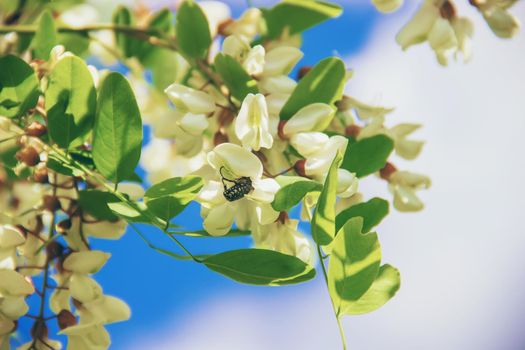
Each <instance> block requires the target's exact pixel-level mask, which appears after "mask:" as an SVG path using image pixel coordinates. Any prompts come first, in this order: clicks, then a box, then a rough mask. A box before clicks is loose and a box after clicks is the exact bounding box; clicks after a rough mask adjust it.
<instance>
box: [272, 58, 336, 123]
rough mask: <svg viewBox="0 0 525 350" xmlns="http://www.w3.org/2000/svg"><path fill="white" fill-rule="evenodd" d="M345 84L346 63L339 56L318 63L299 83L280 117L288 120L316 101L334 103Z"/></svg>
mask: <svg viewBox="0 0 525 350" xmlns="http://www.w3.org/2000/svg"><path fill="white" fill-rule="evenodd" d="M344 84H345V64H344V63H343V61H341V60H340V59H339V58H337V57H329V58H325V59H324V60H322V61H320V62H319V63H317V64H316V65H315V66H314V67H313V68H312V70H311V71H309V72H308V73H307V74H306V75H305V76H304V77H303V78H302V79H301V80H300V81H299V83H298V84H297V86H296V87H295V90H294V91H293V93H292V95H291V96H290V98H289V99H288V101H286V104H285V105H284V107H283V108H282V110H281V113H280V118H281V119H282V120H288V119H290V118H291V117H293V115H294V114H295V113H297V112H298V111H299V110H300V109H301V108H303V107H305V106H307V105H309V104H312V103H316V102H321V103H326V104H333V103H334V102H335V101H337V100H339V99H340V98H341V96H342V93H343V88H344Z"/></svg>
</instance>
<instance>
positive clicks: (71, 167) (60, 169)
mask: <svg viewBox="0 0 525 350" xmlns="http://www.w3.org/2000/svg"><path fill="white" fill-rule="evenodd" d="M46 166H47V167H48V168H49V169H51V170H53V171H55V172H57V173H59V174H62V175H66V176H82V175H84V171H83V170H82V169H79V168H78V167H77V166H75V164H74V163H71V162H64V161H63V160H62V158H60V157H58V156H57V155H56V154H55V153H49V155H48V158H47V162H46Z"/></svg>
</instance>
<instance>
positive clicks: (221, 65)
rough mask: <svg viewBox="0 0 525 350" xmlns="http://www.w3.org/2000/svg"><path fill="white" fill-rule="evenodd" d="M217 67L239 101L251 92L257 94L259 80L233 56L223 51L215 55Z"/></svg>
mask: <svg viewBox="0 0 525 350" xmlns="http://www.w3.org/2000/svg"><path fill="white" fill-rule="evenodd" d="M215 69H216V70H217V73H219V75H220V76H221V78H222V80H223V82H224V84H225V85H226V86H227V87H228V89H229V90H230V93H231V95H232V96H233V97H235V98H236V99H237V100H238V101H243V100H244V98H245V97H246V95H248V94H249V93H252V94H256V93H258V92H259V90H258V89H257V82H256V81H255V80H254V79H253V78H252V77H251V76H250V75H249V74H248V73H246V71H245V70H244V68H243V67H242V66H241V64H240V63H239V62H237V61H236V60H235V59H234V58H233V57H231V56H228V55H224V54H222V53H220V54H218V55H217V56H216V57H215Z"/></svg>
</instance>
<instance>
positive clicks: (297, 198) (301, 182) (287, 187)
mask: <svg viewBox="0 0 525 350" xmlns="http://www.w3.org/2000/svg"><path fill="white" fill-rule="evenodd" d="M276 180H277V182H278V183H279V185H280V186H281V188H280V189H279V191H277V193H276V194H275V199H274V200H273V202H272V207H273V209H274V210H275V211H288V210H290V209H292V208H293V207H295V206H296V205H297V204H299V202H301V200H302V199H303V198H304V196H305V195H306V194H307V193H308V192H312V191H321V189H322V188H323V185H322V184H320V183H319V182H317V181H313V180H310V179H307V178H304V177H300V176H278V177H277V178H276Z"/></svg>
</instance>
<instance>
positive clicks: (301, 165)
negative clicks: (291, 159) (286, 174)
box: [293, 159, 308, 177]
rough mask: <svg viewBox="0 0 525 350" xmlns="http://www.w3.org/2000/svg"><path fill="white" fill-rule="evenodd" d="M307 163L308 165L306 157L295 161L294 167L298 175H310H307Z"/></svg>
mask: <svg viewBox="0 0 525 350" xmlns="http://www.w3.org/2000/svg"><path fill="white" fill-rule="evenodd" d="M305 165H306V159H300V160H298V161H297V162H295V164H294V166H293V169H294V170H295V172H296V173H297V175H299V176H302V177H308V176H307V175H306V170H305Z"/></svg>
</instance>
